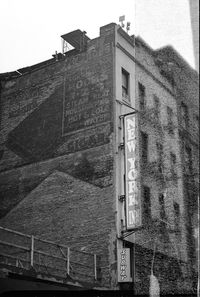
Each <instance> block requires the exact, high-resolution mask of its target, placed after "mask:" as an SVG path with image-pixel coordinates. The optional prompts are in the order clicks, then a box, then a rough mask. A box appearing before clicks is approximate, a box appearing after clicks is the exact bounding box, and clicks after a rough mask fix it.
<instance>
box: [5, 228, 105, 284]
mask: <svg viewBox="0 0 200 297" xmlns="http://www.w3.org/2000/svg"><path fill="white" fill-rule="evenodd" d="M1 264H6V265H9V266H10V267H18V268H23V269H25V270H30V269H31V268H32V269H34V271H35V272H37V273H45V274H48V275H50V276H55V277H56V276H57V277H61V278H67V276H70V277H71V278H72V279H74V280H79V281H86V282H94V281H97V280H99V279H100V256H98V255H96V254H92V253H88V252H83V251H78V250H75V249H71V248H69V247H67V246H65V245H62V244H57V243H55V242H52V241H49V240H44V239H40V238H38V237H36V236H32V235H27V234H24V233H21V232H18V231H14V230H10V229H7V228H3V227H1V226H0V265H1Z"/></svg>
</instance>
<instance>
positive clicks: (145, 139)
mask: <svg viewBox="0 0 200 297" xmlns="http://www.w3.org/2000/svg"><path fill="white" fill-rule="evenodd" d="M141 151H142V156H141V157H142V162H143V164H145V163H147V161H148V135H147V134H146V133H144V132H141Z"/></svg>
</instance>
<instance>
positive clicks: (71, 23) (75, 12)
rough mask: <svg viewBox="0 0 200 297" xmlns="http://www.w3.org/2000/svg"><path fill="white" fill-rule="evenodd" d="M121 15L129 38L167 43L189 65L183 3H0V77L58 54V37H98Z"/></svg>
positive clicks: (148, 0) (39, 0)
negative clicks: (75, 32) (74, 34)
mask: <svg viewBox="0 0 200 297" xmlns="http://www.w3.org/2000/svg"><path fill="white" fill-rule="evenodd" d="M122 15H125V23H126V22H131V29H130V31H129V34H130V35H132V34H134V35H136V36H138V35H139V36H141V37H142V38H143V39H144V40H145V41H146V42H147V43H148V44H149V45H150V46H151V47H152V48H153V49H157V48H160V47H162V46H165V45H172V46H173V47H174V48H175V49H176V50H177V51H178V52H179V53H180V54H181V56H182V57H183V58H184V59H185V60H186V61H187V62H188V63H189V64H190V65H191V66H192V67H194V57H193V47H192V31H191V24H190V14H189V4H188V0H126V1H125V0H101V1H95V0H84V1H83V0H76V1H73V0H57V1H55V0H54V1H53V0H0V73H3V72H9V71H15V70H17V69H20V68H23V67H26V66H31V65H34V64H37V63H39V62H42V61H44V60H47V59H50V58H52V55H53V54H54V53H55V51H57V52H62V45H61V44H62V43H61V37H60V36H61V35H62V34H66V33H68V32H71V31H73V30H76V29H80V30H85V31H86V32H87V35H88V37H90V38H95V37H98V36H99V28H100V27H101V26H104V25H106V24H109V23H111V22H114V23H117V24H119V17H120V16H122Z"/></svg>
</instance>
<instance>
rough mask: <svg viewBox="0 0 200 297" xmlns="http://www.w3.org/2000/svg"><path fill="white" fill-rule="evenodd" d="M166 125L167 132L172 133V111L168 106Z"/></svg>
mask: <svg viewBox="0 0 200 297" xmlns="http://www.w3.org/2000/svg"><path fill="white" fill-rule="evenodd" d="M167 125H168V131H169V133H170V134H173V133H174V130H173V111H172V109H171V108H170V107H169V106H167Z"/></svg>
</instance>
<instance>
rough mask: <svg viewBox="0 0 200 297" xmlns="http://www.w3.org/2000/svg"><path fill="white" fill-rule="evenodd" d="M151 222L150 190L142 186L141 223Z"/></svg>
mask: <svg viewBox="0 0 200 297" xmlns="http://www.w3.org/2000/svg"><path fill="white" fill-rule="evenodd" d="M150 220H151V197H150V188H149V187H147V186H143V222H144V224H145V223H148V222H149V221H150Z"/></svg>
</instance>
